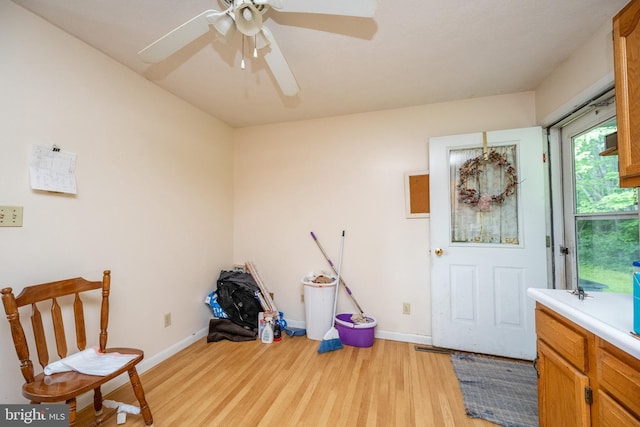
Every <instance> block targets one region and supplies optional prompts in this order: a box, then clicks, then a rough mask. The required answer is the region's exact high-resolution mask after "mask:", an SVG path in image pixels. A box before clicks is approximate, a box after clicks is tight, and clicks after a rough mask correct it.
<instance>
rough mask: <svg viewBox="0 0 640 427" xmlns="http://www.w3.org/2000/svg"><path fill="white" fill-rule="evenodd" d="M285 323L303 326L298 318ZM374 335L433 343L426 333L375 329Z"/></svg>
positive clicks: (394, 339) (390, 338)
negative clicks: (418, 333) (405, 332)
mask: <svg viewBox="0 0 640 427" xmlns="http://www.w3.org/2000/svg"><path fill="white" fill-rule="evenodd" d="M287 325H288V326H291V327H294V328H305V322H303V321H300V320H287ZM375 337H376V338H380V339H383V340H391V341H401V342H410V343H415V344H424V345H433V339H432V338H431V337H430V336H427V335H415V334H403V333H400V332H387V331H381V330H379V329H376V331H375Z"/></svg>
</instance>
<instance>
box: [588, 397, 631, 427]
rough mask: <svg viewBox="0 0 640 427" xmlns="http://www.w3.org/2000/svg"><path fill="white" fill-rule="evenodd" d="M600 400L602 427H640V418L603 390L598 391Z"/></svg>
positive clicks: (599, 409)
mask: <svg viewBox="0 0 640 427" xmlns="http://www.w3.org/2000/svg"><path fill="white" fill-rule="evenodd" d="M598 402H599V403H598V412H599V414H600V424H599V425H600V427H623V426H624V427H640V420H638V419H637V418H636V417H634V416H633V415H631V413H629V412H627V410H625V409H624V408H623V407H622V406H620V405H618V402H616V401H615V400H613V399H612V398H611V397H610V396H609V395H608V394H607V393H605V392H603V391H602V390H600V391H599V392H598Z"/></svg>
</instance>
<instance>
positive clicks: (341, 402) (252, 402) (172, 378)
mask: <svg viewBox="0 0 640 427" xmlns="http://www.w3.org/2000/svg"><path fill="white" fill-rule="evenodd" d="M319 343H320V342H319V341H313V340H309V339H307V338H306V337H289V336H283V339H282V341H281V342H274V343H273V344H263V343H262V342H260V341H259V340H256V341H251V342H244V343H236V342H231V341H221V342H217V343H207V342H206V339H202V340H201V341H199V342H197V343H195V344H193V345H191V346H190V347H188V348H186V349H185V350H183V351H181V352H180V353H178V354H176V355H175V356H173V357H171V358H169V359H167V360H166V361H164V362H162V363H161V364H159V365H157V366H155V367H154V368H152V369H150V370H149V371H147V372H145V373H144V374H142V375H141V381H142V384H143V386H144V389H145V392H146V396H147V402H148V403H149V406H150V407H151V411H152V413H153V418H154V423H155V426H156V427H170V426H171V427H181V426H188V427H196V426H232V427H245V426H278V427H283V426H385V427H387V426H401V427H404V426H438V427H440V426H456V427H458V426H463V427H464V426H471V427H478V426H485V427H486V426H494V424H493V423H490V422H487V421H483V420H479V419H472V418H468V417H467V416H466V415H465V411H464V405H463V400H462V394H461V392H460V388H459V386H458V381H457V379H456V377H455V373H454V371H453V366H452V364H451V360H450V356H449V355H446V354H438V353H430V352H423V351H416V350H415V344H410V343H402V342H396V341H388V340H379V339H377V340H376V341H375V344H374V345H373V347H370V348H358V347H349V346H345V347H344V348H343V349H341V350H335V351H331V352H328V353H324V354H318V353H317V349H318V346H319ZM104 398H105V399H112V400H115V401H118V402H124V403H128V404H135V405H137V402H136V400H135V397H134V396H133V393H132V392H131V387H130V385H129V384H126V385H125V386H123V387H121V388H120V389H118V390H116V391H114V392H113V393H111V394H110V395H108V396H105V397H104ZM105 411H106V412H105V416H104V418H105V419H104V421H103V423H102V424H101V425H105V426H116V425H117V424H116V419H115V415H114V414H113V410H107V409H105ZM93 424H94V418H93V408H91V407H90V408H87V409H85V410H84V411H82V412H80V413H79V414H78V425H79V426H89V425H93ZM143 425H144V423H143V421H142V417H141V416H140V415H128V416H127V423H126V424H125V426H126V427H139V426H143Z"/></svg>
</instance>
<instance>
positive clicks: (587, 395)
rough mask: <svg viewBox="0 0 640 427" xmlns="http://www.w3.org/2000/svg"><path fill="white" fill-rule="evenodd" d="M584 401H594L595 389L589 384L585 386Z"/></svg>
mask: <svg viewBox="0 0 640 427" xmlns="http://www.w3.org/2000/svg"><path fill="white" fill-rule="evenodd" d="M584 401H585V402H587V404H588V405H591V404H592V403H593V389H592V388H591V387H589V386H587V387H585V388H584Z"/></svg>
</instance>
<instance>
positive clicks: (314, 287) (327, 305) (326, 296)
mask: <svg viewBox="0 0 640 427" xmlns="http://www.w3.org/2000/svg"><path fill="white" fill-rule="evenodd" d="M313 279H314V277H304V278H303V279H302V284H303V285H304V317H305V328H306V330H307V338H309V339H312V340H317V341H322V339H323V338H324V336H325V334H326V333H327V331H329V329H331V327H332V326H333V321H334V319H333V301H334V297H335V292H336V282H335V278H334V281H333V282H332V283H313V282H312V280H313Z"/></svg>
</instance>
